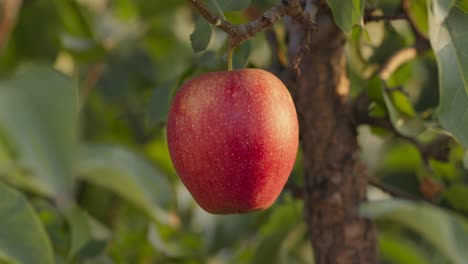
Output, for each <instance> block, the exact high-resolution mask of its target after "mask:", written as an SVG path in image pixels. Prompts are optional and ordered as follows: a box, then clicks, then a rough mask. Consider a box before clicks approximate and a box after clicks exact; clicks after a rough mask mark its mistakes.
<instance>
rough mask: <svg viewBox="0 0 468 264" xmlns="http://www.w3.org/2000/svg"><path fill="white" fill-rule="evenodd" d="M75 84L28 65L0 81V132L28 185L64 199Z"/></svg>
mask: <svg viewBox="0 0 468 264" xmlns="http://www.w3.org/2000/svg"><path fill="white" fill-rule="evenodd" d="M77 101H78V96H77V89H76V87H75V85H74V82H72V81H71V80H69V79H68V78H66V77H65V76H62V75H61V74H59V73H57V72H55V71H54V70H52V69H51V68H49V67H46V66H41V65H34V66H29V67H27V68H25V69H23V70H21V71H19V72H18V73H17V74H16V75H14V76H13V77H12V78H11V79H10V80H7V81H4V82H0V129H1V130H2V134H4V135H5V137H6V139H7V141H8V143H9V144H10V145H11V147H12V148H13V150H14V151H15V153H16V154H17V156H18V163H19V165H21V166H22V167H23V168H24V169H26V170H28V171H30V172H31V177H30V182H29V183H30V184H31V185H33V186H35V187H37V190H39V191H40V192H43V193H45V194H48V195H54V196H56V197H59V196H61V198H66V195H68V194H69V190H70V187H71V184H72V182H71V176H72V175H71V169H72V163H73V161H74V158H75V150H76V140H77V138H76V137H77V135H76V134H77V130H78V126H77V123H78V104H77Z"/></svg>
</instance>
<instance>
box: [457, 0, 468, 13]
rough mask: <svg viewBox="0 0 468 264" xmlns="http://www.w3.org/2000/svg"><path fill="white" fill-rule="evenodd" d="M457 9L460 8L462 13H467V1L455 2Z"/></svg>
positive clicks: (459, 0)
mask: <svg viewBox="0 0 468 264" xmlns="http://www.w3.org/2000/svg"><path fill="white" fill-rule="evenodd" d="M456 5H457V7H458V8H460V9H461V10H462V11H463V12H465V13H468V1H467V0H457V4H456Z"/></svg>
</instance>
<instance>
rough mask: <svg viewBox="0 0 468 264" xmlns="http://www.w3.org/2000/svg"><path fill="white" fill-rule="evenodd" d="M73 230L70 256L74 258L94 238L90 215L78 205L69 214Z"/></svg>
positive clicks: (69, 221)
mask: <svg viewBox="0 0 468 264" xmlns="http://www.w3.org/2000/svg"><path fill="white" fill-rule="evenodd" d="M67 218H68V223H69V225H70V230H71V248H70V252H69V258H70V259H71V258H73V256H75V255H76V254H77V253H78V252H79V251H80V249H82V248H83V247H84V246H85V245H86V244H87V243H88V242H89V241H91V239H92V234H91V227H90V224H89V222H88V215H87V214H86V213H85V212H84V211H83V210H81V209H80V208H78V207H73V209H72V210H71V211H70V212H69V213H68V214H67Z"/></svg>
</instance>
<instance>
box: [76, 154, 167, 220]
mask: <svg viewBox="0 0 468 264" xmlns="http://www.w3.org/2000/svg"><path fill="white" fill-rule="evenodd" d="M77 170H78V174H79V177H80V178H81V179H83V180H86V181H88V182H90V183H93V184H96V185H100V186H102V187H104V188H107V189H109V190H111V191H113V192H115V193H117V194H118V195H120V196H121V197H122V198H123V199H126V200H128V201H130V202H132V203H133V204H135V205H136V206H138V207H139V208H140V209H141V210H143V211H144V212H146V213H147V214H148V215H149V216H151V217H153V218H154V219H155V220H158V221H160V222H163V223H167V224H174V223H173V221H174V219H173V218H171V215H170V214H169V213H168V212H167V211H166V210H165V209H169V207H170V206H171V204H172V199H173V194H172V190H171V187H170V185H169V183H168V181H167V179H166V177H165V176H164V175H163V174H162V173H161V172H160V171H158V170H157V169H156V168H154V167H153V166H152V165H151V164H149V163H148V161H146V160H145V159H144V158H142V157H140V156H138V155H136V154H135V153H133V152H131V151H129V150H127V149H125V148H123V147H118V146H111V145H85V146H83V147H82V148H81V151H80V158H79V164H78V166H77ZM171 221H172V222H171Z"/></svg>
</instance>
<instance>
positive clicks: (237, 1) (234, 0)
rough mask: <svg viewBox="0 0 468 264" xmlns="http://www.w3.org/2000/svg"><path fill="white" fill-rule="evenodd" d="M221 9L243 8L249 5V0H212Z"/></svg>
mask: <svg viewBox="0 0 468 264" xmlns="http://www.w3.org/2000/svg"><path fill="white" fill-rule="evenodd" d="M214 1H216V2H217V3H218V4H219V6H220V7H221V9H222V10H223V11H236V10H243V9H246V8H247V7H249V5H250V1H251V0H214Z"/></svg>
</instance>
